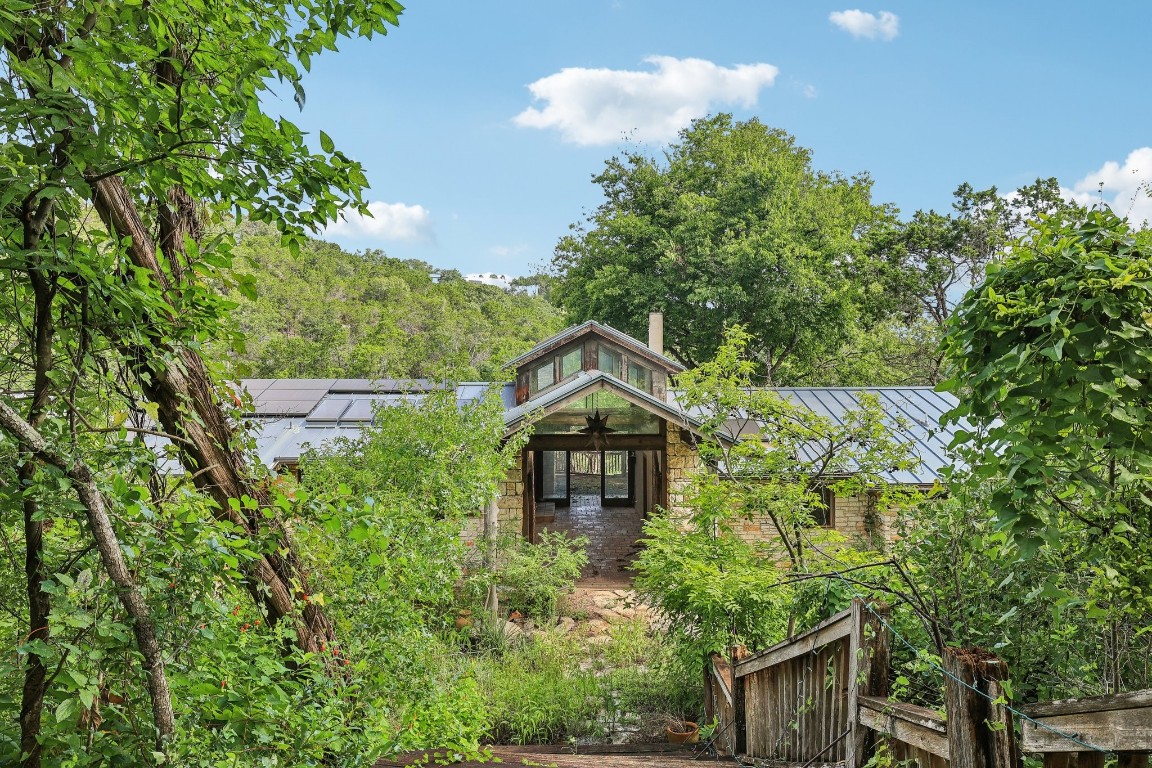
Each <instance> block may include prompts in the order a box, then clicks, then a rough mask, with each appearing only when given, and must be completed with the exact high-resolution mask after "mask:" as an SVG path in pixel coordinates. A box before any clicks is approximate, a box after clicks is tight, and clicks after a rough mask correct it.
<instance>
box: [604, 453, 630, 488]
mask: <svg viewBox="0 0 1152 768" xmlns="http://www.w3.org/2000/svg"><path fill="white" fill-rule="evenodd" d="M628 463H629V462H628V451H605V452H604V498H606V499H627V498H628V496H629V495H630V494H629V490H630V488H629V486H630V483H629V482H628V469H629V466H628Z"/></svg>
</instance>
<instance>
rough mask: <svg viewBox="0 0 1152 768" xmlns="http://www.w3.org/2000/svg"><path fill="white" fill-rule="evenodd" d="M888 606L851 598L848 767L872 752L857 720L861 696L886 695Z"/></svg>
mask: <svg viewBox="0 0 1152 768" xmlns="http://www.w3.org/2000/svg"><path fill="white" fill-rule="evenodd" d="M887 617H888V607H887V606H885V605H882V604H880V603H875V604H873V605H872V607H871V609H869V607H868V606H866V605H865V604H864V603H863V601H861V600H860V599H859V598H856V599H854V600H853V601H852V632H851V634H849V635H848V727H849V728H850V729H851V731H852V732H851V733H850V734H848V743H847V745H846V749H845V763H846V766H847V768H863V766H864V764H865V763H867V762H868V757H869V754H868V753H869V752H870V751H871V746H872V745H871V743H870V742H871V741H872V739H870V738H869V736H870V734H869V730H868V728H867V727H865V726H864V725H862V724H861V723H860V703H859V702H860V697H861V696H887V695H888V665H889V659H890V656H891V652H892V648H891V637H890V635H891V633H890V632H889V631H888V627H886V626H884V621H882V620H881V619H884V620H887Z"/></svg>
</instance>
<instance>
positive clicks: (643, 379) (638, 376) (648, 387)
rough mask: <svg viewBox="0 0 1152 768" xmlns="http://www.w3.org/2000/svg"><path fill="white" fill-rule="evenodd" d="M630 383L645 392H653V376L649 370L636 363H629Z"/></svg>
mask: <svg viewBox="0 0 1152 768" xmlns="http://www.w3.org/2000/svg"><path fill="white" fill-rule="evenodd" d="M628 383H629V384H631V385H632V386H634V387H636V389H642V390H644V391H645V392H651V391H652V374H651V373H650V372H649V370H648V369H647V368H645V367H644V366H642V365H637V364H636V363H628Z"/></svg>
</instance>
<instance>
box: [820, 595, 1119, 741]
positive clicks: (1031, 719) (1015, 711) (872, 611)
mask: <svg viewBox="0 0 1152 768" xmlns="http://www.w3.org/2000/svg"><path fill="white" fill-rule="evenodd" d="M836 575H837V576H839V574H836ZM842 581H844V583H846V584H847V583H848V581H847V580H846V579H842ZM850 586H851V585H850ZM853 595H854V596H855V597H857V598H859V599H860V601H861V602H862V603H863V604H864V607H865V608H866V609H867V610H868V612H869V613H870V614H872V615H873V616H875V617H876V619H877V620H878V621H879V622H880V623H881V624H883V625H884V627H885V628H886V629H887V630H888V631H889V632H891V633H892V636H893V637H895V638H896V639H897V640H899V641H900V642H901V643H903V644H904V645H906V646H908V648H909V649H911V650H912V651H913V652H914V653H916V655H917V656H918V657H920V658H922V659H923V660H924V661H926V662H927V663H928V665H929V666H931V667H934V668H935V669H936V670H938V671H939V672H940V673H941V674H943V675H944V676H945V677H947V678H950V679H952V680H955V681H956V682H957V683H959V684H960V685H962V686H964V687H965V688H968V689H969V690H972V691H975V692H976V693H978V694H980V695H981V696H983V697H984V698H986V699H988V701H991V702H994V703H995V702H996V699H993V698H992V697H991V696H989V695H988V694H987V693H985V692H984V691H982V690H980V689H979V688H977V687H976V686H974V685H972V684H971V683H968V682H965V681H964V680H961V679H960V678H959V677H957V676H956V675H954V674H952V673H951V672H949V671H948V670H946V669H944V667H942V666H940V665H939V664H937V663H936V662H935V661H933V660H932V658H931V656H930V655H929V654H928V653H927V652H926V651H924V649H922V648H917V647H916V646H915V645H913V644H912V643H910V642H908V640H906V639H905V638H904V636H903V635H901V634H900V633H899V632H898V631H896V628H895V627H893V626H892V625H891V624H889V623H888V622H887V621H886V620H885V619H884V617H883V616H881V615H880V614H879V613H878V612H877V611H876V610H875V609H874V608H873V607H872V604H871V603H870V602H868V601H867V600H866V599H865V598H864V596H863V595H861V594H859V593H858V592H855V591H854V592H853ZM1001 706H1003V707H1004V708H1005V709H1007V710H1008V711H1009V712H1011V713H1012V714H1014V715H1016V716H1017V717H1019V718H1021V719H1024V720H1027V721H1029V722H1030V723H1032V724H1034V725H1036V726H1037V727H1039V728H1043V729H1044V730H1046V731H1049V732H1050V733H1053V734H1055V735H1056V736H1059V737H1060V738H1062V739H1067V740H1068V741H1071V742H1072V743H1074V744H1079V745H1080V746H1082V747H1086V748H1087V749H1089V750H1092V751H1094V752H1100V753H1103V754H1110V753H1111V751H1110V750H1107V749H1102V748H1101V747H1098V746H1096V745H1095V744H1089V743H1088V742H1086V741H1083V740H1082V739H1080V738H1078V737H1077V736H1076V734H1073V733H1067V732H1065V731H1062V730H1060V729H1059V728H1055V727H1053V726H1051V725H1048V724H1047V723H1044V722H1041V721H1040V720H1037V719H1036V718H1034V717H1029V716H1028V715H1026V714H1024V713H1023V712H1021V711H1020V710H1018V709H1016V708H1015V707H1012V706H1011V705H1009V704H1002V705H1001Z"/></svg>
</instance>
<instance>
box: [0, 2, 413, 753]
mask: <svg viewBox="0 0 1152 768" xmlns="http://www.w3.org/2000/svg"><path fill="white" fill-rule="evenodd" d="M400 11H401V7H400V5H399V4H398V3H396V2H394V1H393V0H374V1H373V2H370V3H345V2H336V3H332V2H316V1H315V0H267V1H263V0H240V1H239V2H233V3H227V4H219V3H203V2H173V1H171V0H152V1H150V2H144V3H103V2H100V1H99V0H77V1H76V2H63V3H51V4H45V3H33V2H23V0H16V2H8V3H5V4H4V5H3V7H2V8H0V71H2V72H3V76H2V77H0V169H2V176H3V178H4V184H3V188H2V189H0V269H3V271H4V276H5V278H6V282H5V293H6V295H7V296H8V297H9V300H8V301H5V302H4V309H3V310H2V312H3V315H2V322H0V326H2V327H3V332H4V336H3V338H4V343H5V345H6V346H5V355H3V361H2V363H0V366H2V372H3V381H4V390H3V393H2V395H3V396H2V397H0V451H2V452H3V455H4V462H3V465H4V471H5V475H4V481H3V484H2V485H3V489H4V495H3V498H2V499H0V504H2V505H3V508H4V510H5V512H6V513H7V512H14V513H16V514H15V515H11V516H10V515H8V514H5V516H4V524H5V525H6V526H7V525H8V524H9V523H10V521H11V520H12V519H15V520H18V521H19V523H18V524H17V526H16V530H18V531H19V535H15V530H14V531H13V538H12V539H9V538H8V536H6V541H13V540H14V541H17V542H19V544H18V546H19V548H21V549H23V554H24V567H23V568H21V577H22V579H23V581H24V582H25V591H26V597H27V606H28V609H27V612H26V613H25V615H24V616H23V617H22V618H21V621H20V624H19V626H18V629H17V631H15V632H13V633H12V634H13V635H16V636H20V637H22V638H27V639H28V642H26V643H24V644H23V645H22V647H21V649H20V662H21V666H22V667H23V685H22V686H21V694H20V699H21V703H20V735H19V740H18V742H17V743H5V744H4V746H3V749H4V755H5V757H6V758H7V757H8V756H9V755H14V756H15V757H16V758H17V759H20V760H21V762H22V763H23V764H24V765H27V766H39V765H40V761H41V756H42V754H44V753H47V755H48V757H49V759H53V758H54V757H55V756H58V755H60V754H61V753H68V754H73V755H75V754H78V753H80V752H84V751H86V752H89V753H91V757H92V759H93V760H94V761H100V760H107V761H111V762H116V761H123V762H132V763H136V764H140V763H143V762H149V761H152V760H164V759H165V758H166V753H167V752H168V751H169V750H170V749H173V748H175V747H174V746H173V745H174V744H176V742H177V741H178V740H180V739H181V738H186V737H190V734H189V733H188V732H187V731H183V730H181V729H180V728H178V726H177V721H178V716H179V712H178V710H177V709H176V707H174V704H173V702H174V699H175V700H176V701H180V700H181V698H182V697H183V700H184V701H188V700H189V699H188V697H189V696H192V695H201V696H202V695H204V685H205V683H206V680H205V677H204V675H205V673H207V674H209V675H211V674H212V673H213V670H212V669H211V667H213V666H215V665H216V664H220V665H222V666H223V665H224V662H222V661H221V660H220V658H219V657H216V658H215V659H213V661H211V662H209V661H206V660H205V657H201V659H200V662H202V663H201V664H200V665H199V666H196V667H195V668H190V667H189V666H188V665H187V663H186V660H183V661H184V664H183V666H182V665H181V663H177V662H175V661H174V660H173V656H172V653H171V649H172V648H174V647H176V646H177V642H178V639H177V638H176V637H175V636H174V633H176V632H182V633H183V634H182V636H181V637H180V638H179V642H182V643H186V642H190V641H189V640H188V634H187V633H189V632H191V631H192V630H193V627H190V626H189V625H188V619H189V618H190V617H191V616H196V615H201V616H208V615H212V614H213V613H214V612H215V609H216V608H218V607H219V603H220V600H221V597H220V596H221V595H222V594H226V595H228V596H229V597H232V598H233V599H235V597H236V596H237V595H244V594H245V593H246V594H247V599H249V600H250V601H251V604H252V615H253V619H254V620H257V622H258V623H259V624H261V625H262V626H263V627H265V630H264V631H265V632H267V634H265V635H263V640H264V643H263V644H262V646H261V647H262V649H264V650H269V649H273V650H274V653H275V654H276V656H274V657H273V658H272V659H271V660H269V659H267V658H265V661H267V662H268V665H267V667H266V672H267V674H266V678H267V679H268V680H271V679H272V676H279V677H280V678H281V682H282V683H283V686H282V687H280V688H279V693H278V694H277V695H273V696H270V697H268V698H264V697H261V698H260V700H261V703H262V704H267V705H269V709H267V710H266V711H265V712H264V714H263V715H261V716H260V717H267V718H269V719H273V720H274V719H277V718H280V717H283V716H284V715H285V713H286V712H287V711H290V710H291V706H290V705H288V704H287V702H289V701H291V700H292V698H293V696H294V695H296V696H298V695H302V692H303V690H304V687H305V686H306V685H312V686H327V687H329V689H332V688H334V687H336V686H338V684H339V680H340V678H339V670H338V665H337V664H336V663H335V661H334V660H333V659H331V658H330V657H323V656H319V655H317V653H316V652H317V651H318V650H319V649H320V647H321V646H323V645H325V644H329V643H331V642H332V641H333V639H334V637H335V629H334V626H333V624H332V622H331V621H330V619H329V618H328V616H327V614H326V613H325V611H324V609H323V606H322V605H321V604H319V603H318V602H309V601H307V600H302V598H301V597H300V595H307V594H308V593H309V586H308V584H309V581H308V575H307V573H306V570H305V569H304V567H303V563H302V560H301V558H300V555H299V552H298V550H297V549H296V547H295V545H294V543H293V540H292V536H291V531H290V528H289V527H288V526H287V525H286V524H285V523H284V520H283V517H284V515H285V512H287V511H290V510H291V509H292V504H291V500H290V499H288V498H286V497H285V496H284V495H283V494H282V493H280V492H279V491H278V490H277V489H276V488H275V487H274V486H273V484H271V483H270V482H269V481H268V478H267V476H266V470H264V469H263V468H262V467H260V466H258V465H257V463H256V462H254V461H253V460H252V458H251V456H250V454H249V453H248V452H247V450H246V448H247V439H246V437H245V436H244V435H243V434H241V433H238V430H237V429H236V421H235V419H234V418H233V416H234V414H233V413H232V412H231V411H230V410H229V404H230V403H231V397H230V395H228V394H226V391H225V390H221V389H219V388H218V384H217V383H216V380H215V379H216V377H215V376H214V375H213V374H214V372H213V370H212V369H211V365H210V364H208V363H206V362H205V360H204V358H203V356H202V355H201V350H202V348H203V346H204V345H205V344H206V343H208V341H209V340H211V339H217V338H222V337H226V336H227V335H228V327H227V320H226V313H227V311H228V310H229V308H230V306H231V302H230V301H229V300H228V299H227V298H226V297H224V296H222V295H221V292H220V291H219V285H220V284H221V283H224V284H228V283H232V284H234V285H235V286H236V288H237V289H238V290H242V291H250V288H251V286H250V285H248V284H246V283H245V282H244V281H243V279H242V278H240V277H238V276H237V275H235V274H234V273H233V272H232V271H231V263H232V253H231V245H232V243H231V240H230V239H229V238H227V237H223V236H219V235H214V234H212V233H213V232H215V231H217V229H216V227H215V226H214V225H217V224H219V223H220V222H222V221H224V220H225V217H226V216H227V217H229V218H233V219H241V218H247V219H251V220H255V221H262V222H268V223H271V224H273V225H274V226H276V227H277V228H278V229H279V230H280V231H281V233H282V234H283V237H284V242H285V243H286V244H287V245H288V246H289V247H290V248H294V249H295V248H298V247H299V238H300V236H301V235H302V233H303V232H304V231H305V230H308V229H315V228H317V227H318V226H320V225H322V224H323V223H324V222H325V221H327V220H331V219H332V218H333V217H334V216H335V215H336V214H337V213H338V212H339V211H340V210H342V209H344V208H348V207H353V208H356V209H358V210H360V211H362V212H364V211H366V207H365V206H364V202H363V197H362V190H363V189H364V187H365V186H366V185H367V180H366V178H365V176H364V173H363V169H362V168H361V166H360V165H359V164H358V163H356V162H354V161H353V160H351V159H350V158H348V157H347V156H346V155H344V154H343V153H342V152H340V151H338V150H337V149H336V148H335V146H334V144H333V142H332V141H331V139H330V138H329V137H328V136H327V135H326V134H324V133H320V134H319V135H318V136H316V137H308V136H306V135H305V134H304V133H303V132H302V131H301V130H300V129H299V128H298V127H297V126H296V125H294V124H293V123H292V122H291V121H290V120H288V119H285V118H282V117H277V116H275V115H273V114H270V113H269V112H268V111H266V110H265V108H264V102H263V101H262V99H267V98H268V97H269V96H271V95H272V94H273V92H274V91H277V90H280V91H282V92H283V93H284V94H286V95H289V96H290V97H291V98H292V99H293V100H294V101H295V102H296V104H298V105H299V106H301V107H303V105H304V102H305V92H304V88H303V73H304V72H305V71H306V70H307V69H308V67H309V66H310V63H311V60H312V58H313V57H314V56H316V55H319V54H320V53H321V52H323V51H325V50H334V49H335V47H336V44H337V41H338V40H340V39H341V38H349V37H361V36H364V37H371V36H372V35H374V34H383V33H385V32H386V30H387V28H388V25H395V24H396V23H397V20H398V15H399V13H400ZM316 145H318V146H316ZM147 433H152V434H157V433H159V434H163V435H165V436H167V437H168V439H169V441H170V444H171V446H172V452H173V458H174V459H176V461H177V462H179V463H180V464H181V465H182V466H183V469H184V470H185V475H184V479H183V480H182V481H178V482H175V483H174V486H175V487H170V486H169V485H168V484H167V483H166V482H164V481H162V480H160V479H158V478H157V477H156V476H155V464H156V454H155V452H154V451H152V450H149V449H148V447H147V446H146V445H144V444H143V443H142V441H141V440H140V438H141V436H142V435H144V434H147ZM129 438H132V439H129ZM181 565H183V566H184V567H183V568H182V567H180V566H181ZM225 566H227V567H225ZM226 570H232V571H233V573H238V574H239V576H238V577H237V578H236V580H235V581H233V579H232V578H231V576H232V574H229V573H225V572H224V571H226ZM158 574H163V575H159V576H158ZM164 576H167V577H168V578H169V579H170V581H167V582H166V581H162V580H161V579H163V577H164ZM213 577H215V578H217V579H218V580H219V581H218V583H215V584H214V583H213V581H212V578H213ZM185 579H187V582H185V581H184V580H185ZM165 583H167V584H170V585H172V586H171V587H170V589H171V590H177V589H183V588H185V586H188V588H189V589H190V593H191V594H190V596H194V597H193V598H192V599H191V600H189V601H188V602H187V603H185V607H186V608H187V610H186V611H185V613H184V614H183V615H182V618H183V619H184V621H182V622H175V621H172V620H171V619H172V615H171V614H170V613H169V612H168V609H169V607H170V606H171V605H173V604H176V601H175V600H174V599H171V597H170V596H164V592H163V591H162V590H161V589H159V588H160V585H162V584H165ZM169 594H170V595H171V594H172V593H169ZM225 599H226V598H225ZM78 612H79V613H78ZM239 612H240V608H239V606H237V608H236V613H234V614H233V615H234V616H235V615H237V614H239ZM76 615H81V616H84V617H86V618H85V619H84V620H83V621H82V622H81V623H80V624H77V623H76V619H75V616H76ZM257 617H258V618H257ZM214 637H218V636H214ZM219 650H222V649H221V648H220V647H216V649H215V650H214V651H212V652H209V654H208V655H209V656H211V655H212V653H215V652H216V651H219ZM277 657H279V658H277ZM50 669H54V670H55V671H52V672H50V671H49V670H50ZM289 669H295V670H299V675H298V676H297V677H296V678H294V679H293V680H292V681H288V680H286V679H284V678H286V677H287V673H288V671H289ZM313 674H317V675H318V677H317V678H316V679H315V680H314V681H312V682H309V681H311V680H312V676H313ZM108 675H112V676H113V677H114V679H113V680H112V681H109V679H108V677H107V676H108ZM65 678H67V679H68V680H69V681H70V682H69V683H67V684H65V683H64V682H63V680H64V679H65ZM5 680H6V682H7V681H8V678H7V677H6V678H5ZM216 682H217V687H215V688H214V690H216V691H220V690H224V689H226V688H227V680H226V679H225V680H220V679H217V681H216ZM253 682H254V686H255V687H260V684H259V683H256V682H255V681H253ZM109 685H111V688H112V689H119V690H118V691H117V690H112V691H111V693H112V695H114V696H115V697H117V699H118V700H119V701H120V702H121V703H123V702H125V701H128V700H131V701H132V702H133V703H132V704H131V705H128V706H120V707H110V708H106V709H105V710H104V714H103V715H101V714H100V706H101V705H102V704H103V702H104V700H105V698H106V696H107V695H108V694H109V692H110V689H109ZM289 689H291V690H292V691H293V693H288V690H289ZM193 692H197V693H193ZM223 695H224V697H225V698H226V697H227V696H228V692H227V691H225V692H224V694H223ZM140 702H148V703H149V705H150V707H149V706H144V707H142V706H140ZM334 703H336V702H334ZM46 707H53V708H54V714H55V717H54V718H51V719H49V722H48V723H45V718H42V713H43V711H44V709H45V708H46ZM338 708H339V707H338V706H337V707H336V709H330V710H328V712H327V714H329V715H332V716H333V717H334V720H330V721H328V722H329V723H331V722H335V721H336V720H338V718H339V713H337V711H336V710H337V709H338ZM317 714H318V715H319V719H320V720H324V719H325V718H324V715H322V714H321V713H317ZM102 717H103V718H106V719H105V720H104V725H105V728H104V730H99V729H98V726H99V725H100V718H102ZM53 721H54V722H53ZM85 729H88V735H87V737H85V735H84V730H85ZM185 746H187V743H186V742H185ZM85 747H86V749H85ZM325 749H326V748H325V747H319V748H318V749H316V750H314V751H313V754H316V753H323V752H324V750H325ZM196 751H197V750H196V749H195V748H193V749H191V750H190V753H191V754H195V752H196Z"/></svg>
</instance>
